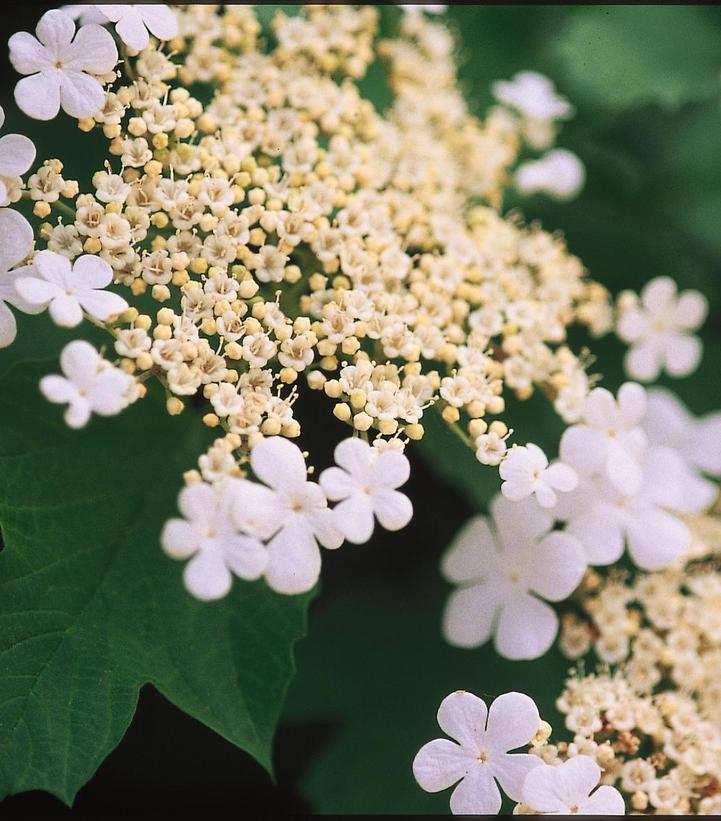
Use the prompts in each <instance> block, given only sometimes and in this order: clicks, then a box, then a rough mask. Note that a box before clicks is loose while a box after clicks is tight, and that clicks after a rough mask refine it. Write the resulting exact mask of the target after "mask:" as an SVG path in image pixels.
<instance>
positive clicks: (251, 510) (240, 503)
mask: <svg viewBox="0 0 721 821" xmlns="http://www.w3.org/2000/svg"><path fill="white" fill-rule="evenodd" d="M250 465H251V467H252V468H253V473H254V474H255V476H256V477H257V478H258V479H260V480H261V481H262V482H265V485H267V486H268V487H265V486H264V485H261V484H259V483H257V482H252V481H249V480H247V479H244V480H240V485H239V486H238V490H237V497H236V500H237V501H236V505H235V516H236V524H237V526H238V527H239V529H240V530H242V531H244V532H246V533H249V534H251V535H254V536H258V537H259V538H261V539H270V541H269V543H268V567H267V568H266V571H265V577H266V580H267V582H268V584H269V585H270V587H271V588H272V589H273V590H275V591H276V592H277V593H289V594H293V593H305V592H306V591H308V590H310V589H311V588H312V587H313V585H314V584H315V583H316V582H317V581H318V577H319V575H320V564H321V559H320V550H319V549H318V542H320V543H321V544H322V545H323V547H327V548H336V547H340V545H341V544H342V543H343V537H342V535H341V533H340V531H339V530H338V529H337V527H336V526H335V524H334V521H333V513H332V511H331V510H330V508H329V507H328V503H327V501H326V498H325V495H324V493H323V491H322V490H321V488H320V487H319V486H318V485H317V484H315V483H314V482H308V481H307V475H306V466H305V459H304V458H303V454H302V453H301V450H300V448H299V447H298V446H297V445H294V444H293V443H292V442H289V441H288V440H287V439H283V438H282V437H279V436H272V437H269V438H267V439H264V440H263V441H261V442H259V443H258V444H257V445H256V446H255V447H254V448H253V450H252V451H251V454H250Z"/></svg>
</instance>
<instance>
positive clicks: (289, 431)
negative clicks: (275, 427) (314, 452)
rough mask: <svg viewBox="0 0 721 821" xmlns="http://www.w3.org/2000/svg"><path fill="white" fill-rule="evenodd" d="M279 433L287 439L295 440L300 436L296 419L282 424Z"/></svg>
mask: <svg viewBox="0 0 721 821" xmlns="http://www.w3.org/2000/svg"><path fill="white" fill-rule="evenodd" d="M281 433H282V434H283V436H287V437H288V438H289V439H295V438H296V437H298V436H300V424H299V423H298V421H297V420H296V419H289V420H288V421H287V422H283V426H282V427H281Z"/></svg>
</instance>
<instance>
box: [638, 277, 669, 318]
mask: <svg viewBox="0 0 721 821" xmlns="http://www.w3.org/2000/svg"><path fill="white" fill-rule="evenodd" d="M676 293H677V289H676V283H675V282H674V281H673V280H672V279H671V277H656V278H655V279H652V280H651V281H650V282H648V283H647V284H646V285H645V286H644V289H643V291H641V302H642V303H643V306H644V308H646V309H647V310H648V311H651V313H654V314H659V313H664V312H666V311H670V310H671V309H673V307H674V302H675V300H676Z"/></svg>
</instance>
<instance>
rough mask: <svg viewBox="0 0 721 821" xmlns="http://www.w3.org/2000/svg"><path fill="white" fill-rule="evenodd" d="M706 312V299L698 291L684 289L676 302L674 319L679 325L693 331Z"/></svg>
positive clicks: (698, 326) (698, 325)
mask: <svg viewBox="0 0 721 821" xmlns="http://www.w3.org/2000/svg"><path fill="white" fill-rule="evenodd" d="M707 314H708V300H707V299H706V297H705V296H704V295H703V294H702V293H699V291H684V292H683V293H682V294H679V297H678V302H677V303H676V311H675V317H674V318H675V320H676V322H677V323H678V325H679V327H681V328H685V329H686V330H688V331H695V330H697V329H698V328H700V327H701V325H702V324H703V321H704V319H706V315H707Z"/></svg>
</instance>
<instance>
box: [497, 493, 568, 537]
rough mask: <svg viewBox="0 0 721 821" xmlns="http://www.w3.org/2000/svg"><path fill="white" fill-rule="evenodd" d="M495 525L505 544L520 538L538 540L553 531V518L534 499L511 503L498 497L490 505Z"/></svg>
mask: <svg viewBox="0 0 721 821" xmlns="http://www.w3.org/2000/svg"><path fill="white" fill-rule="evenodd" d="M490 511H491V516H492V517H493V523H494V524H495V526H496V529H497V530H498V533H499V534H500V537H501V541H502V542H503V543H504V544H507V543H510V542H511V540H512V539H514V538H518V537H519V536H520V537H521V538H522V539H523V540H524V541H530V540H534V539H537V538H538V537H539V536H542V535H543V534H544V533H547V532H548V531H549V530H550V529H551V525H552V524H553V516H552V515H551V514H550V513H549V512H548V511H546V510H544V509H543V508H541V507H539V505H538V503H537V502H536V501H535V500H534V499H527V500H525V501H522V502H511V501H509V500H508V499H504V497H503V496H501V495H498V496H495V497H494V498H493V500H492V501H491V504H490Z"/></svg>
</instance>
